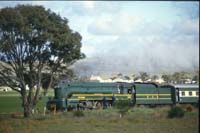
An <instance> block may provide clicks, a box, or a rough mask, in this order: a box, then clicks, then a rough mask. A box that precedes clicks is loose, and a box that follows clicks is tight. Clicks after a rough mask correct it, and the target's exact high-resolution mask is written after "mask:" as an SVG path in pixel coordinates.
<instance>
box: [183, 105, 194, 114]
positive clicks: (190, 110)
mask: <svg viewBox="0 0 200 133" xmlns="http://www.w3.org/2000/svg"><path fill="white" fill-rule="evenodd" d="M193 110H194V106H192V105H190V104H189V105H187V106H186V108H185V111H186V112H192V111H193Z"/></svg>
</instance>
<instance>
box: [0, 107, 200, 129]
mask: <svg viewBox="0 0 200 133" xmlns="http://www.w3.org/2000/svg"><path fill="white" fill-rule="evenodd" d="M167 110H169V108H154V109H151V108H132V109H131V110H130V111H129V113H128V114H127V115H125V116H124V117H122V118H120V117H119V113H118V110H116V109H106V110H93V111H84V114H85V115H84V117H74V116H73V112H65V113H57V114H56V115H50V114H47V115H46V116H42V115H38V116H35V117H33V118H31V119H23V118H21V117H20V118H11V117H9V116H5V117H6V118H5V117H4V118H2V119H1V121H0V123H1V124H0V132H5V133H6V132H8V133H12V132H15V133H18V132H19V133H21V132H22V133H23V132H24V133H29V132H31V133H32V132H33V133H35V132H38V131H40V132H44V133H55V132H61V133H62V132H63V133H66V132H69V133H102V132H103V133H133V132H134V133H161V132H162V133H197V132H198V110H197V109H195V110H194V111H193V112H187V113H186V115H185V116H184V117H183V118H174V119H169V118H166V115H167Z"/></svg>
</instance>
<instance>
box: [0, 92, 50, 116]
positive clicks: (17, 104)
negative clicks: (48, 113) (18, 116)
mask: <svg viewBox="0 0 200 133" xmlns="http://www.w3.org/2000/svg"><path fill="white" fill-rule="evenodd" d="M49 96H53V92H52V91H50V92H49V93H48V94H47V96H46V97H43V98H42V99H41V101H39V103H38V104H37V106H36V108H38V109H39V110H43V108H44V107H45V106H46V102H47V101H48V97H49ZM21 105H22V101H21V97H20V95H19V93H17V92H14V91H11V92H0V113H11V112H22V111H23V108H22V106H21Z"/></svg>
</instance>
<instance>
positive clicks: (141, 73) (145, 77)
mask: <svg viewBox="0 0 200 133" xmlns="http://www.w3.org/2000/svg"><path fill="white" fill-rule="evenodd" d="M140 77H141V79H142V81H145V80H147V79H148V78H149V75H148V74H147V73H146V72H140Z"/></svg>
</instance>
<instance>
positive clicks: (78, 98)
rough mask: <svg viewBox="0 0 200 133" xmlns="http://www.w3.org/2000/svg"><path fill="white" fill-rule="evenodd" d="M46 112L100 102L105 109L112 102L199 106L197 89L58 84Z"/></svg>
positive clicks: (127, 84) (128, 85)
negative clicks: (105, 102)
mask: <svg viewBox="0 0 200 133" xmlns="http://www.w3.org/2000/svg"><path fill="white" fill-rule="evenodd" d="M54 92H55V95H54V98H53V99H52V100H49V101H48V102H47V108H48V109H51V105H54V107H56V109H57V110H61V109H63V110H64V109H68V108H71V107H72V108H73V107H77V105H78V106H79V105H80V106H81V107H87V108H88V107H89V108H95V107H97V105H101V104H102V101H103V100H106V101H107V105H110V104H112V103H113V102H114V101H115V100H130V101H131V102H132V104H139V105H140V104H142V105H172V104H176V103H192V104H196V103H199V85H174V84H168V85H162V86H158V85H157V84H155V83H123V82H117V83H99V82H61V83H60V84H59V85H58V86H57V87H56V88H55V89H54Z"/></svg>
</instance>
